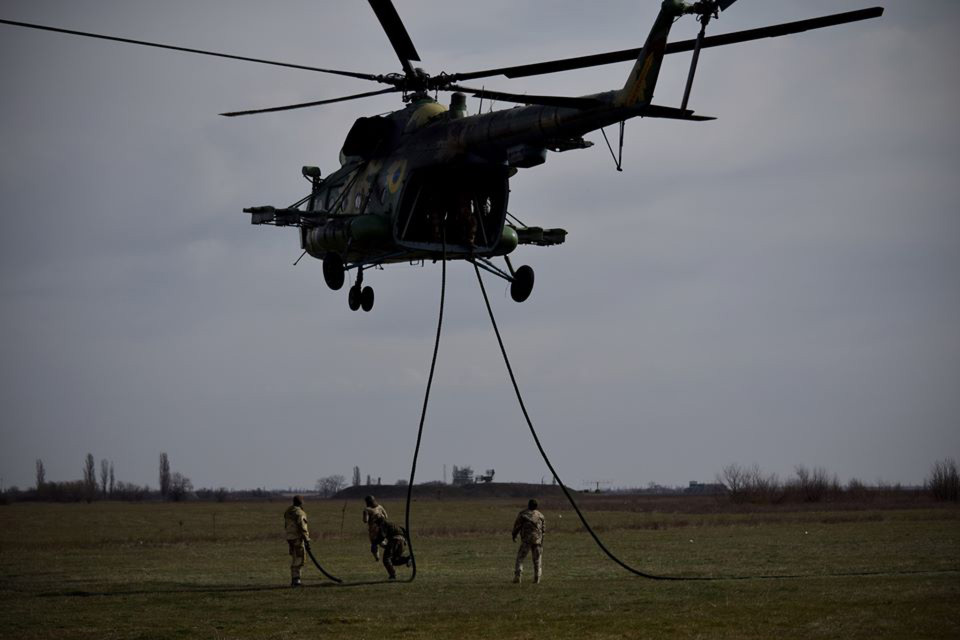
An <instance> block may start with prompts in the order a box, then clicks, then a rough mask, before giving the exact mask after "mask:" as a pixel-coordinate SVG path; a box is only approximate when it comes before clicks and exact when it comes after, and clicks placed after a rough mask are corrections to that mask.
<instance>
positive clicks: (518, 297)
mask: <svg viewBox="0 0 960 640" xmlns="http://www.w3.org/2000/svg"><path fill="white" fill-rule="evenodd" d="M532 291H533V269H532V268H531V267H529V266H527V265H523V266H522V267H520V268H519V269H517V270H516V271H514V272H513V280H512V281H511V282H510V297H511V298H513V301H514V302H523V301H524V300H526V299H527V298H529V297H530V293H531V292H532Z"/></svg>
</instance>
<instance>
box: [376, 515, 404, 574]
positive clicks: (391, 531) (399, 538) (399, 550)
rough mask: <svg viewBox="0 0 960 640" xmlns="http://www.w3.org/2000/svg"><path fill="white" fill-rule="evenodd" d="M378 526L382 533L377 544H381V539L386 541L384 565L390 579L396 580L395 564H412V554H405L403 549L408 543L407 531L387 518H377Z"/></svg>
mask: <svg viewBox="0 0 960 640" xmlns="http://www.w3.org/2000/svg"><path fill="white" fill-rule="evenodd" d="M377 527H378V529H379V531H380V535H379V536H378V537H377V540H376V543H375V544H377V545H379V544H380V542H381V541H385V542H386V549H384V550H383V566H384V567H385V568H386V570H387V575H389V576H390V579H391V580H396V579H397V572H396V570H395V569H394V566H396V565H401V566H407V567H409V566H410V556H405V555H403V549H404V547H405V546H406V544H407V531H406V530H405V529H404V528H403V527H400V526H397V525H395V524H393V523H392V522H390V521H389V520H387V519H386V518H377Z"/></svg>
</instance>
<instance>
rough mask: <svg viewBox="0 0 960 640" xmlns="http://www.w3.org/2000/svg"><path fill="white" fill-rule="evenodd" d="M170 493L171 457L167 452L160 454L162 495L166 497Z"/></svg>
mask: <svg viewBox="0 0 960 640" xmlns="http://www.w3.org/2000/svg"><path fill="white" fill-rule="evenodd" d="M168 493H170V458H168V457H167V454H166V453H161V454H160V497H162V498H166V497H167V494H168Z"/></svg>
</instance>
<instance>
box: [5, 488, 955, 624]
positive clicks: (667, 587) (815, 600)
mask: <svg viewBox="0 0 960 640" xmlns="http://www.w3.org/2000/svg"><path fill="white" fill-rule="evenodd" d="M587 503H588V504H587V507H588V508H589V509H590V517H591V522H595V523H596V524H597V526H598V528H599V529H602V531H603V537H604V541H605V542H606V543H607V545H608V546H609V547H610V548H611V549H612V550H614V551H615V552H616V553H617V554H618V555H620V556H621V557H622V558H623V559H624V560H626V561H628V562H630V563H634V564H636V565H638V566H639V567H640V568H642V569H644V570H646V571H650V572H654V573H664V574H671V575H684V576H690V577H703V576H760V575H763V576H773V575H800V576H806V577H800V578H792V579H782V580H781V579H744V580H717V581H694V582H653V581H648V580H643V579H640V578H637V577H634V576H632V575H630V574H628V573H626V572H625V571H623V570H622V569H620V568H619V567H617V566H616V565H614V564H613V563H611V562H610V561H609V560H607V559H606V558H605V557H603V556H602V555H601V554H600V552H599V551H598V550H597V548H596V547H595V546H594V544H593V542H592V540H590V538H589V536H587V535H586V534H585V533H583V532H582V531H581V525H580V523H579V521H578V520H577V519H576V515H575V514H574V513H573V512H572V511H571V510H570V509H569V508H568V507H566V506H565V505H563V504H562V503H560V502H556V503H553V502H552V500H551V501H547V504H544V505H543V508H544V510H545V512H546V514H547V518H548V527H549V529H548V538H547V541H546V550H545V567H546V569H545V582H544V583H543V584H541V585H538V586H537V587H534V586H533V585H530V584H522V585H519V587H518V586H517V585H513V584H510V578H511V575H512V570H511V569H512V560H513V554H514V553H515V546H514V545H513V544H512V543H511V541H510V535H509V527H510V525H511V524H512V521H513V517H514V515H515V513H516V511H517V510H518V509H519V508H520V506H521V505H519V504H517V503H516V501H510V500H483V501H458V502H445V501H437V500H430V501H424V502H418V503H417V504H416V505H414V510H413V517H414V522H413V534H414V544H415V550H416V552H417V555H418V571H419V573H418V577H417V580H416V581H415V582H414V583H413V584H388V583H386V582H385V581H384V580H383V578H384V577H385V573H384V570H383V568H382V567H381V566H380V565H378V564H376V563H374V562H373V561H372V559H371V558H370V556H369V553H368V551H367V549H366V544H365V536H366V532H365V529H364V527H363V525H362V523H361V522H360V507H361V505H360V504H359V503H357V504H351V505H349V509H348V512H347V514H346V516H347V521H346V522H345V526H344V533H343V535H342V536H341V534H340V526H341V516H342V513H343V511H342V510H343V503H336V502H324V503H308V504H307V509H308V512H309V514H310V517H311V522H312V523H313V528H314V538H315V539H317V542H316V543H315V545H314V549H315V550H316V551H317V552H319V553H320V554H321V559H322V560H323V561H324V562H325V564H326V565H327V568H328V569H330V570H331V571H333V572H334V573H337V574H340V575H341V576H342V577H343V578H344V579H345V582H346V584H345V586H342V587H338V586H335V585H333V584H331V583H329V582H328V581H325V580H322V579H320V576H319V573H318V572H316V571H315V570H314V569H312V568H311V567H308V568H307V573H306V577H307V580H306V582H307V585H308V586H307V587H306V588H304V589H302V590H299V591H294V590H291V589H289V588H287V587H286V586H285V585H286V582H287V579H288V574H287V568H286V562H287V556H286V550H285V546H284V543H283V541H282V532H281V524H282V523H281V519H280V514H281V513H282V510H283V508H284V506H285V505H284V504H280V503H272V504H271V503H265V502H264V503H222V504H209V503H204V504H199V503H188V504H109V503H102V504H97V503H94V504H91V505H87V504H70V505H49V504H44V505H41V504H16V505H10V506H6V507H2V508H0V637H3V638H97V639H100V638H170V637H184V638H194V637H196V638H289V637H306V636H315V637H325V636H331V637H332V636H333V635H336V637H338V638H371V637H391V638H392V637H404V638H444V637H470V638H533V637H537V638H544V637H550V638H574V637H575V638H639V637H664V638H667V637H669V638H697V637H708V638H770V637H804V638H836V637H840V636H843V637H849V638H878V637H891V638H903V637H910V638H953V637H960V611H958V609H957V607H956V606H955V603H956V602H957V601H958V596H960V573H958V572H957V571H958V569H960V550H958V549H960V545H958V544H957V542H958V538H960V535H958V534H960V510H958V509H957V508H956V507H951V506H948V507H943V508H938V509H910V510H900V509H888V510H855V511H850V510H846V511H823V510H820V511H815V510H807V509H801V510H791V511H776V510H764V511H762V512H728V513H722V512H721V513H717V512H713V511H708V512H703V511H701V512H700V513H696V512H694V511H691V510H689V509H688V510H687V511H677V510H670V509H667V508H663V507H664V506H665V503H659V507H660V508H658V509H656V510H654V509H648V508H647V507H648V506H649V504H647V503H644V504H645V505H646V506H644V507H642V508H628V506H629V505H626V504H623V503H618V504H617V508H604V507H612V505H611V504H610V503H605V502H604V501H603V500H598V501H593V500H588V501H587ZM685 504H686V505H687V507H689V503H685ZM385 506H386V507H387V509H388V510H389V511H390V513H391V515H392V516H394V517H399V516H401V515H402V513H403V509H402V504H400V503H390V502H388V503H386V505H385ZM633 506H634V507H637V505H633ZM398 519H399V518H398ZM214 522H215V527H216V530H215V531H214ZM401 577H403V574H401Z"/></svg>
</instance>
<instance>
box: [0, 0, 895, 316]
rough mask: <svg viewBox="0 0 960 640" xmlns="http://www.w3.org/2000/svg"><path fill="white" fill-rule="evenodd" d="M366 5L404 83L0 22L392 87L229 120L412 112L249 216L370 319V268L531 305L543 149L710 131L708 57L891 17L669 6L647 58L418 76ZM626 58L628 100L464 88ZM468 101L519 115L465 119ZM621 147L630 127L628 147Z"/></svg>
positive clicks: (553, 233) (371, 128)
mask: <svg viewBox="0 0 960 640" xmlns="http://www.w3.org/2000/svg"><path fill="white" fill-rule="evenodd" d="M368 1H369V4H370V6H371V8H372V9H373V11H374V13H375V14H376V17H377V19H378V20H379V22H380V24H381V26H382V27H383V29H384V31H385V32H386V35H387V37H388V39H389V41H390V44H391V45H392V47H393V49H394V51H395V53H396V55H397V57H398V59H399V61H400V66H401V68H402V73H389V74H386V75H375V74H368V73H358V72H353V71H343V70H336V69H326V68H319V67H309V66H303V65H293V64H287V63H282V62H275V61H269V60H262V59H256V58H247V57H242V56H234V55H228V54H224V53H217V52H211V51H202V50H198V49H187V48H184V47H175V46H171V45H164V44H157V43H151V42H144V41H138V40H130V39H126V38H118V37H113V36H104V35H99V34H92V33H86V32H79V31H70V30H66V29H60V28H55V27H48V26H42V25H35V24H27V23H21V22H13V21H8V20H0V23H3V24H8V25H13V26H20V27H28V28H35V29H43V30H47V31H55V32H60V33H68V34H72V35H81V36H86V37H93V38H100V39H106V40H113V41H119V42H125V43H130V44H138V45H145V46H152V47H159V48H164V49H172V50H177V51H185V52H189V53H197V54H202V55H211V56H218V57H224V58H231V59H238V60H244V61H250V62H259V63H265V64H272V65H278V66H285V67H292V68H299V69H305V70H310V71H316V72H322V73H327V74H334V75H340V76H347V77H353V78H357V79H362V80H368V81H373V82H378V83H381V84H386V85H389V86H388V87H387V88H385V89H381V90H379V91H370V92H365V93H360V94H354V95H349V96H343V97H339V98H332V99H326V100H318V101H315V102H308V103H301V104H293V105H286V106H281V107H271V108H266V109H254V110H247V111H237V112H230V113H224V114H222V115H225V116H240V115H250V114H257V113H266V112H276V111H284V110H290V109H299V108H306V107H314V106H320V105H324V104H329V103H334V102H342V101H346V100H354V99H359V98H364V97H369V96H374V95H380V94H385V93H399V94H401V97H402V99H403V101H404V102H405V103H406V106H405V107H404V108H402V109H400V110H398V111H394V112H392V113H390V114H387V115H382V116H373V117H362V118H359V119H358V120H356V122H355V123H354V125H353V127H352V128H351V129H350V131H349V133H348V134H347V137H346V139H345V141H344V143H343V147H342V149H341V153H340V165H341V166H340V167H339V169H337V170H336V171H334V172H333V173H332V174H330V175H329V176H327V177H323V176H322V173H321V171H320V169H319V168H317V167H303V169H302V172H303V175H304V176H305V177H307V178H308V179H309V180H310V181H311V183H312V188H311V191H310V193H309V194H308V195H307V196H306V197H304V198H302V199H301V200H300V201H298V202H296V203H295V204H293V205H291V206H288V207H273V206H259V207H251V208H247V209H244V211H245V212H246V213H249V214H250V215H251V221H252V223H253V224H258V225H264V224H267V225H275V226H293V227H298V228H299V232H300V244H301V249H303V251H304V254H310V255H311V256H312V257H314V258H317V259H320V260H322V261H323V275H324V280H325V282H326V284H327V286H329V287H330V288H331V289H334V290H339V289H341V288H342V287H343V285H344V282H345V279H346V273H347V272H348V271H351V270H356V272H357V275H356V278H355V279H354V283H353V284H352V286H351V287H350V288H349V293H348V303H349V306H350V308H351V309H353V310H357V309H360V308H362V309H363V310H364V311H369V310H370V309H372V308H373V303H374V293H373V289H372V288H371V287H370V286H364V271H365V270H368V269H370V268H371V267H382V266H383V265H385V264H390V263H401V262H417V261H422V260H434V261H436V260H468V261H471V262H473V263H474V264H476V265H477V266H478V267H480V268H482V269H484V270H486V271H488V272H490V273H493V274H495V275H497V276H499V277H501V278H503V279H505V280H507V281H508V282H510V293H511V297H512V298H513V299H514V300H515V301H517V302H522V301H524V300H526V299H527V298H528V297H529V296H530V293H531V291H532V289H533V284H534V272H533V269H532V268H530V267H529V266H526V265H525V266H521V267H519V268H516V269H515V268H514V267H513V264H512V263H511V261H510V258H509V255H510V254H511V253H512V252H513V251H514V250H515V249H517V247H518V246H519V245H521V244H533V245H538V246H551V245H557V244H561V243H563V241H564V239H565V237H566V231H565V230H563V229H543V228H541V227H530V226H526V225H524V224H522V223H520V222H519V220H517V219H516V218H515V217H513V216H512V215H511V214H510V213H509V211H508V199H509V180H510V178H511V177H512V176H514V175H515V174H516V173H517V171H518V170H519V169H523V168H530V167H535V166H538V165H540V164H543V163H544V162H545V161H546V157H547V151H554V152H564V151H569V150H573V149H583V148H587V147H589V146H591V144H592V143H590V142H588V141H586V140H584V138H583V136H584V135H585V134H587V133H589V132H592V131H596V130H598V129H602V128H604V127H607V126H610V125H614V124H617V123H621V124H622V123H623V122H625V121H626V120H628V119H631V118H635V117H647V118H671V119H677V120H687V121H706V120H713V118H711V117H706V116H701V115H697V114H695V113H694V112H693V111H692V110H689V109H688V108H687V105H688V101H689V97H690V93H691V88H692V84H693V80H694V76H695V73H696V68H697V64H698V60H699V56H700V51H701V50H702V49H704V48H709V47H716V46H723V45H728V44H735V43H739V42H747V41H750V40H757V39H761V38H769V37H778V36H783V35H788V34H794V33H800V32H803V31H808V30H811V29H819V28H824V27H829V26H834V25H840V24H846V23H850V22H856V21H859V20H865V19H869V18H875V17H879V16H880V15H882V14H883V9H882V8H880V7H876V8H870V9H863V10H859V11H852V12H847V13H840V14H834V15H830V16H825V17H821V18H814V19H809V20H801V21H798V22H790V23H783V24H779V25H773V26H768V27H762V28H758V29H751V30H747V31H739V32H733V33H727V34H723V35H719V36H710V37H707V36H706V28H707V26H708V25H709V23H710V22H711V21H712V20H714V19H717V18H719V16H720V13H721V12H723V11H726V10H727V9H729V8H730V6H731V5H732V4H734V2H736V0H699V1H697V2H683V1H682V0H663V2H662V4H661V7H660V11H659V14H658V15H657V17H656V19H655V20H654V23H653V26H652V27H651V29H650V32H649V35H648V36H647V38H646V40H645V42H644V45H643V47H642V48H639V49H628V50H623V51H614V52H609V53H602V54H596V55H591V56H582V57H576V58H566V59H561V60H552V61H547V62H541V63H536V64H525V65H518V66H511V67H502V68H498V69H488V70H482V71H475V72H469V73H445V72H443V73H439V74H437V75H430V74H428V73H427V72H426V71H424V70H423V69H422V68H419V67H414V66H413V63H414V62H420V56H419V54H418V53H417V51H416V48H415V47H414V45H413V42H412V40H411V39H410V36H409V34H408V32H407V30H406V28H405V27H404V25H403V22H402V20H401V19H400V16H399V14H398V13H397V11H396V8H395V7H394V5H393V3H392V1H391V0H368ZM688 15H689V16H693V17H694V18H695V19H696V20H697V21H698V22H699V23H700V32H699V34H698V36H697V37H696V39H694V40H683V41H677V42H672V43H668V42H667V39H668V36H669V33H670V30H671V27H672V26H673V23H674V22H675V21H676V20H678V19H680V18H682V17H683V16H688ZM686 51H692V52H693V54H692V60H691V63H690V68H689V71H688V73H687V80H686V86H685V89H684V94H683V99H682V102H681V104H680V106H679V107H669V106H662V105H657V104H654V103H653V96H654V91H655V89H656V86H657V80H658V77H659V72H660V67H661V63H662V61H663V57H664V56H665V55H669V54H674V53H680V52H686ZM630 60H632V61H634V64H633V67H632V69H631V70H630V73H629V75H628V76H627V79H626V81H625V83H624V85H623V86H622V87H621V88H620V89H614V90H611V91H606V92H603V93H598V94H592V95H586V96H579V97H561V96H547V95H525V94H524V95H521V94H516V93H505V92H501V91H493V90H489V89H486V88H483V89H476V88H470V87H466V86H463V85H461V84H459V83H460V82H463V81H471V80H476V79H479V78H487V77H493V76H503V77H506V78H511V79H512V78H519V77H528V76H534V75H541V74H548V73H556V72H559V71H566V70H572V69H581V68H586V67H593V66H599V65H605V64H611V63H615V62H626V61H630ZM441 91H444V92H452V96H451V99H450V102H449V105H445V104H442V103H441V102H439V101H438V100H437V96H438V94H439V92H441ZM467 95H473V96H476V97H479V98H480V99H481V100H483V99H489V100H496V101H500V102H509V103H516V104H519V105H524V106H517V107H513V108H511V109H505V110H498V111H491V112H488V113H479V114H476V115H469V114H468V113H467V109H466V96H467ZM622 141H623V140H622V126H621V147H622ZM611 151H612V147H611ZM508 218H509V219H508ZM301 257H302V256H301ZM499 257H503V258H504V262H505V264H506V267H505V268H503V267H499V266H497V265H496V264H495V263H494V258H499Z"/></svg>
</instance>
